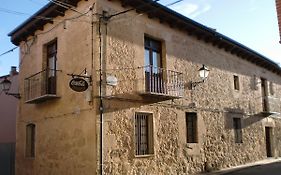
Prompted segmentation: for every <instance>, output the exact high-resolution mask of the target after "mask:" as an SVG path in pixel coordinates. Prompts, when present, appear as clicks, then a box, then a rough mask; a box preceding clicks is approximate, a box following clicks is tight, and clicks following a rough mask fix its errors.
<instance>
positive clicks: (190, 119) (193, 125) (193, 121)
mask: <svg viewBox="0 0 281 175" xmlns="http://www.w3.org/2000/svg"><path fill="white" fill-rule="evenodd" d="M185 115H186V132H187V133H186V135H187V137H186V140H187V143H198V137H197V114H196V113H194V112H187V113H186V114H185Z"/></svg>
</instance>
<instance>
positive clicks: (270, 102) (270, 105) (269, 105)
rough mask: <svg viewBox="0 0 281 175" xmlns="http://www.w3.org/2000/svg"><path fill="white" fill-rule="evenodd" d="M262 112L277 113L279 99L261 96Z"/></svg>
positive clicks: (278, 110)
mask: <svg viewBox="0 0 281 175" xmlns="http://www.w3.org/2000/svg"><path fill="white" fill-rule="evenodd" d="M262 103H263V113H267V114H277V113H280V99H279V98H276V97H272V96H265V97H263V101H262Z"/></svg>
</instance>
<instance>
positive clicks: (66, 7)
mask: <svg viewBox="0 0 281 175" xmlns="http://www.w3.org/2000/svg"><path fill="white" fill-rule="evenodd" d="M48 1H50V2H52V3H53V4H56V5H58V6H61V7H63V8H65V9H68V10H72V11H74V12H76V13H79V14H83V13H82V12H79V11H78V10H76V9H74V8H75V7H74V6H73V5H71V4H69V3H65V2H61V1H57V0H48Z"/></svg>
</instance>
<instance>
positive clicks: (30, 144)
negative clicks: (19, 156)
mask: <svg viewBox="0 0 281 175" xmlns="http://www.w3.org/2000/svg"><path fill="white" fill-rule="evenodd" d="M25 156H26V157H35V125H34V124H28V125H26V144H25Z"/></svg>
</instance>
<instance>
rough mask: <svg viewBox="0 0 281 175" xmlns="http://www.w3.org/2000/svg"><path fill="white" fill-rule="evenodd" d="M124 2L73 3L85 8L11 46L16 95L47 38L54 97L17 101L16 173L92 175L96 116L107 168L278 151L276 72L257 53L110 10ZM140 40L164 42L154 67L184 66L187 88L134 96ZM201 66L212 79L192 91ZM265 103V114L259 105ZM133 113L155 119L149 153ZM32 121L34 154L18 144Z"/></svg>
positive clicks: (161, 170)
mask: <svg viewBox="0 0 281 175" xmlns="http://www.w3.org/2000/svg"><path fill="white" fill-rule="evenodd" d="M122 3H123V4H122ZM124 3H125V1H122V2H121V1H119V0H111V1H109V0H96V1H93V0H88V1H84V0H82V1H79V2H78V4H77V7H76V8H75V10H77V11H79V12H82V14H84V15H81V16H79V14H77V12H75V11H72V10H67V11H65V15H64V16H57V17H55V20H53V23H47V24H45V25H44V27H43V29H42V30H39V29H38V30H36V31H35V33H34V35H33V36H32V35H30V36H28V37H27V38H25V39H22V40H21V41H20V42H19V43H18V44H19V45H20V48H21V55H20V62H21V67H20V75H19V78H20V93H21V94H25V93H26V88H25V85H24V81H25V79H26V78H27V77H30V76H31V75H33V74H36V73H37V72H40V71H42V70H44V67H46V64H48V63H47V62H46V61H45V60H44V57H46V56H45V55H46V54H47V53H46V51H45V50H44V46H45V45H46V44H48V43H50V42H53V41H56V43H57V55H56V58H57V62H56V69H57V70H58V71H57V81H56V82H57V83H56V90H57V91H56V95H57V98H54V99H47V100H45V101H43V102H42V101H41V102H40V103H39V102H38V103H37V101H36V102H34V101H33V103H31V104H29V103H26V100H25V99H21V100H20V104H19V112H18V118H17V144H16V174H18V175H35V174H36V175H49V174H65V175H66V174H67V175H77V174H81V175H88V174H89V175H90V174H95V173H99V171H100V163H101V162H100V154H101V145H100V141H101V140H100V138H101V137H100V134H101V132H100V131H101V130H100V129H101V128H100V126H101V122H102V126H103V128H102V131H103V132H102V133H103V135H102V141H103V144H102V158H103V159H102V165H103V166H102V167H103V173H104V174H132V175H134V174H151V175H154V174H155V175H158V174H163V175H164V174H167V175H168V174H193V173H199V172H204V171H212V170H217V169H221V168H225V167H230V166H235V165H241V164H244V163H247V162H253V161H257V160H261V159H265V158H266V157H267V156H269V154H270V156H273V157H277V156H281V142H280V140H281V133H280V131H281V119H280V115H279V113H280V111H281V106H280V98H281V76H280V74H278V73H276V72H274V71H272V70H270V68H266V67H262V66H259V65H258V64H257V63H256V62H258V61H259V60H258V59H259V58H257V60H256V61H249V60H246V59H242V58H241V57H240V56H238V55H237V54H232V53H231V52H230V51H226V49H223V48H220V47H218V46H215V45H214V44H212V43H208V42H205V41H203V40H201V39H200V38H198V37H196V36H194V35H189V34H188V33H187V32H184V31H182V30H180V29H179V28H177V27H174V26H171V25H168V24H167V23H163V22H161V20H159V19H157V18H154V17H153V16H150V15H148V14H147V13H140V12H139V11H138V10H137V11H136V10H128V11H127V12H125V13H121V14H120V15H116V16H110V15H113V14H118V13H119V12H124V10H127V9H130V8H131V6H130V5H126V4H124ZM94 14H100V16H101V15H103V17H110V18H99V15H94ZM91 20H92V21H93V22H92V21H91ZM12 36H15V34H13V35H12ZM145 37H149V38H153V39H154V40H156V41H159V43H161V54H160V55H161V61H162V66H161V67H162V68H165V70H172V71H176V72H180V73H181V74H180V75H181V76H182V85H183V87H184V91H183V95H177V94H176V95H175V96H177V97H178V98H170V99H168V98H166V97H163V95H161V96H160V95H159V94H145V95H142V94H141V92H143V91H145V81H146V79H145V76H144V70H145V69H144V65H145V59H144V57H145V54H146V53H145V49H144V45H145ZM202 64H204V65H206V66H208V68H209V70H210V73H209V76H208V78H207V80H206V81H205V82H204V83H200V84H198V85H197V86H196V87H195V88H191V82H197V81H200V78H199V75H198V74H199V73H198V69H199V68H200V67H201V66H202ZM84 69H86V70H87V73H88V75H91V78H92V82H90V86H89V88H88V90H87V91H86V92H83V93H81V92H79V93H78V92H74V91H72V90H71V89H70V88H69V86H68V83H69V81H70V80H71V79H72V77H71V76H69V75H70V74H80V72H81V71H83V70H84ZM100 73H101V74H100ZM234 76H235V77H238V80H239V89H235V87H234ZM100 77H101V79H102V81H101V82H100ZM108 77H116V79H117V85H114V86H110V85H108V84H107V83H106V80H107V78H108ZM100 93H101V94H100ZM264 96H266V98H265V97H264ZM91 97H92V98H91ZM101 97H102V98H101ZM101 101H102V110H101ZM265 101H266V102H270V103H267V105H268V106H267V107H268V108H270V112H268V111H265V110H264V109H263V108H264V106H263V103H265ZM101 111H102V115H101ZM137 113H148V114H150V115H151V116H152V119H151V123H152V124H151V125H152V126H151V128H152V129H150V136H149V137H150V138H151V140H152V141H150V142H151V143H150V147H151V148H150V149H151V151H150V152H149V154H145V155H136V144H135V143H136V135H135V133H136V131H135V130H136V127H135V122H136V121H135V116H136V114H137ZM186 113H196V115H197V126H196V128H197V129H196V131H197V132H196V139H197V141H196V142H195V143H187V123H186ZM101 116H102V121H100V117H101ZM234 118H238V119H240V121H241V130H242V131H241V132H242V141H241V142H240V143H236V142H235V133H234V132H235V131H234V123H233V122H234ZM30 123H33V124H35V126H36V134H35V156H34V157H31V158H30V157H26V148H25V146H26V126H27V125H28V124H30ZM266 128H269V130H270V132H269V136H268V137H267V138H266V134H265V133H266ZM269 148H270V151H268V149H269Z"/></svg>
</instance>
